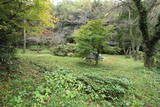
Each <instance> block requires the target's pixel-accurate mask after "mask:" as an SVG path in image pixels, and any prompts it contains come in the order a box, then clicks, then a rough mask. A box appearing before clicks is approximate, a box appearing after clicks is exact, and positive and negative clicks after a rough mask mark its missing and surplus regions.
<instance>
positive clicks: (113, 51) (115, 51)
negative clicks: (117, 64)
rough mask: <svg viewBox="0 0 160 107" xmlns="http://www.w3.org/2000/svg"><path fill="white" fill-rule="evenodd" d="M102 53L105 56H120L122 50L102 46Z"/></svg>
mask: <svg viewBox="0 0 160 107" xmlns="http://www.w3.org/2000/svg"><path fill="white" fill-rule="evenodd" d="M102 52H103V53H105V54H110V55H120V54H122V49H121V48H120V47H117V46H108V45H106V46H104V47H103V51H102Z"/></svg>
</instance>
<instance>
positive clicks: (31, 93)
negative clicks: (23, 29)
mask: <svg viewBox="0 0 160 107" xmlns="http://www.w3.org/2000/svg"><path fill="white" fill-rule="evenodd" d="M17 55H18V56H19V58H20V59H21V60H22V61H25V62H24V63H23V64H22V66H21V70H20V71H21V72H17V73H14V75H10V76H9V78H8V79H7V80H5V81H4V80H1V93H0V99H1V105H2V106H44V105H47V106H73V107H74V106H75V105H77V104H78V105H79V106H80V107H81V106H82V107H85V106H86V107H88V106H102V107H103V106H104V107H105V106H115V105H116V106H155V107H156V106H157V107H158V105H159V95H158V90H159V89H160V87H159V86H160V83H159V73H157V72H152V71H147V70H145V69H144V67H143V63H142V62H140V61H135V60H134V59H129V58H126V57H125V56H120V55H117V56H116V55H115V56H113V55H104V56H105V57H106V59H105V60H104V61H103V62H101V63H100V64H99V65H98V66H93V65H87V64H84V63H83V62H82V60H81V59H80V58H77V57H58V56H52V55H50V54H40V53H39V54H38V53H36V52H35V53H33V52H32V51H29V50H28V53H26V54H22V53H18V54H17ZM82 66H83V67H82ZM122 66H123V67H122ZM0 74H1V76H5V75H6V73H0ZM153 87H154V88H153ZM9 93H10V94H9Z"/></svg>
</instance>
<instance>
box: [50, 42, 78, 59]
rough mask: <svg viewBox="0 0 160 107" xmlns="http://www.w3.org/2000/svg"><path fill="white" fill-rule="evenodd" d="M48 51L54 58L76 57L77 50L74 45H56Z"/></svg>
mask: <svg viewBox="0 0 160 107" xmlns="http://www.w3.org/2000/svg"><path fill="white" fill-rule="evenodd" d="M50 51H51V53H52V54H53V55H56V56H76V53H77V48H76V44H69V43H68V44H65V45H58V46H55V47H53V48H50Z"/></svg>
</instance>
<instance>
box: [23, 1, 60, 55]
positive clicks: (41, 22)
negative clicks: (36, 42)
mask: <svg viewBox="0 0 160 107" xmlns="http://www.w3.org/2000/svg"><path fill="white" fill-rule="evenodd" d="M28 7H30V8H29V9H28V10H25V12H24V13H22V15H23V16H24V19H23V20H24V24H23V26H24V33H23V34H24V52H25V49H26V35H27V34H28V35H32V36H37V35H41V33H42V32H43V31H44V30H45V29H46V28H49V27H53V25H54V22H56V21H57V19H56V18H55V17H53V15H52V14H51V12H52V8H51V3H50V0H33V1H30V3H29V4H28Z"/></svg>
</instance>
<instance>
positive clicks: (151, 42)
mask: <svg viewBox="0 0 160 107" xmlns="http://www.w3.org/2000/svg"><path fill="white" fill-rule="evenodd" d="M133 1H134V3H135V6H136V7H137V10H138V13H139V28H140V30H141V32H142V36H143V41H144V46H145V47H144V49H145V50H144V52H145V60H144V65H145V66H146V67H148V68H152V66H153V62H154V59H153V56H154V52H155V46H156V44H157V43H158V41H159V40H160V15H159V17H158V21H157V24H156V25H155V27H154V30H155V32H154V33H153V34H154V35H151V34H150V32H149V27H148V20H147V17H148V13H149V11H150V10H151V8H152V7H154V5H155V3H154V2H155V1H157V0H154V2H153V3H154V4H153V5H151V8H149V10H148V9H147V8H146V7H145V5H144V1H142V0H133Z"/></svg>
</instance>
